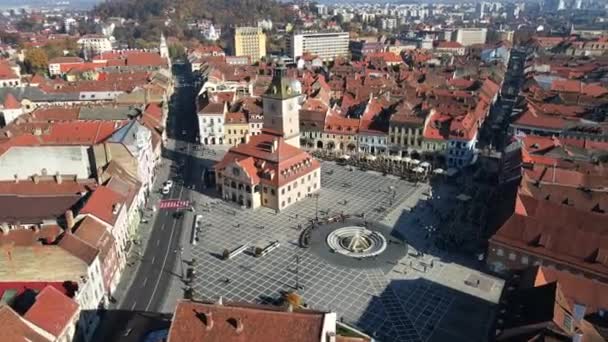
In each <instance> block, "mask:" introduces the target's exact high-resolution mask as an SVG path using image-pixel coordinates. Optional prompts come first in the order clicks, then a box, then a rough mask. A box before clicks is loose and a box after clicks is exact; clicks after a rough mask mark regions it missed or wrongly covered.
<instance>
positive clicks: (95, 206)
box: [80, 186, 125, 225]
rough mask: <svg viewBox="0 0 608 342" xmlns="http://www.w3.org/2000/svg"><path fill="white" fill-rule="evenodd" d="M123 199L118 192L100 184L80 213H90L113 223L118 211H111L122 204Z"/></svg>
mask: <svg viewBox="0 0 608 342" xmlns="http://www.w3.org/2000/svg"><path fill="white" fill-rule="evenodd" d="M124 201H125V199H124V197H123V196H122V195H120V194H119V193H117V192H115V191H113V190H112V189H110V188H108V187H107V186H100V187H98V188H97V189H96V190H95V191H94V192H93V194H92V195H91V197H90V198H89V200H88V201H87V203H86V204H85V205H84V207H83V208H82V210H80V214H91V215H93V216H95V217H97V218H98V219H100V220H102V221H104V222H106V223H108V224H110V225H114V223H116V219H117V218H118V213H116V214H114V213H113V211H114V210H118V209H119V208H120V206H122V205H124Z"/></svg>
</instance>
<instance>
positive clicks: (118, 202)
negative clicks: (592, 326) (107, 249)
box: [77, 186, 129, 258]
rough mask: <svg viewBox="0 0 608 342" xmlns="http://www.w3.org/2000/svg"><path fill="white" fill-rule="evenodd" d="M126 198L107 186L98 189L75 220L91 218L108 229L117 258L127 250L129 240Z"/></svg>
mask: <svg viewBox="0 0 608 342" xmlns="http://www.w3.org/2000/svg"><path fill="white" fill-rule="evenodd" d="M127 210H128V208H127V203H126V198H125V197H124V196H123V195H122V194H120V193H118V192H117V191H114V190H112V189H110V188H109V187H108V186H100V187H98V188H97V189H96V190H95V191H94V192H93V194H91V197H89V200H88V201H87V202H86V203H85V205H84V207H83V208H82V209H81V210H80V212H79V213H78V217H77V219H81V218H84V217H85V216H92V217H94V218H95V219H96V220H97V221H101V222H103V223H104V224H105V225H106V226H109V227H110V233H111V234H112V236H113V237H114V239H116V245H117V247H116V249H117V251H118V252H117V253H118V257H119V258H123V256H121V252H122V251H125V250H126V248H127V241H128V240H129V225H128V223H129V222H128V216H129V215H128V212H127Z"/></svg>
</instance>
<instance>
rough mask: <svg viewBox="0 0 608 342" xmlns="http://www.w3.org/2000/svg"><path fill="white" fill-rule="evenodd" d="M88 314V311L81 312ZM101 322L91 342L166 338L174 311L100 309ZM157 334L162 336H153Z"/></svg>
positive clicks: (135, 341)
mask: <svg viewBox="0 0 608 342" xmlns="http://www.w3.org/2000/svg"><path fill="white" fill-rule="evenodd" d="M83 313H84V314H85V315H86V311H83V312H82V313H81V315H82V314H83ZM99 316H100V319H101V321H100V324H99V326H98V327H97V329H96V330H95V334H94V335H93V339H92V340H91V342H108V341H112V342H141V341H147V340H154V341H158V340H162V337H165V338H166V334H167V333H168V331H169V327H170V325H171V318H172V316H173V314H172V313H157V312H146V311H130V310H102V311H99ZM155 336H158V337H161V338H153V337H155Z"/></svg>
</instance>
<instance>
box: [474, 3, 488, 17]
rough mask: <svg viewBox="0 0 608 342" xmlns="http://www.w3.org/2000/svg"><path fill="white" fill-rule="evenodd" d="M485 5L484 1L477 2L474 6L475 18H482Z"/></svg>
mask: <svg viewBox="0 0 608 342" xmlns="http://www.w3.org/2000/svg"><path fill="white" fill-rule="evenodd" d="M485 7H486V3H485V2H478V3H477V5H476V6H475V15H476V16H477V18H479V19H482V18H483V17H484V16H485V14H486V13H485V9H486V8H485Z"/></svg>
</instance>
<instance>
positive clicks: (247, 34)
mask: <svg viewBox="0 0 608 342" xmlns="http://www.w3.org/2000/svg"><path fill="white" fill-rule="evenodd" d="M234 55H235V56H247V57H249V58H250V59H251V62H255V61H257V60H260V59H261V58H263V57H266V34H265V33H264V32H263V31H262V29H261V28H259V27H237V28H235V29H234Z"/></svg>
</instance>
